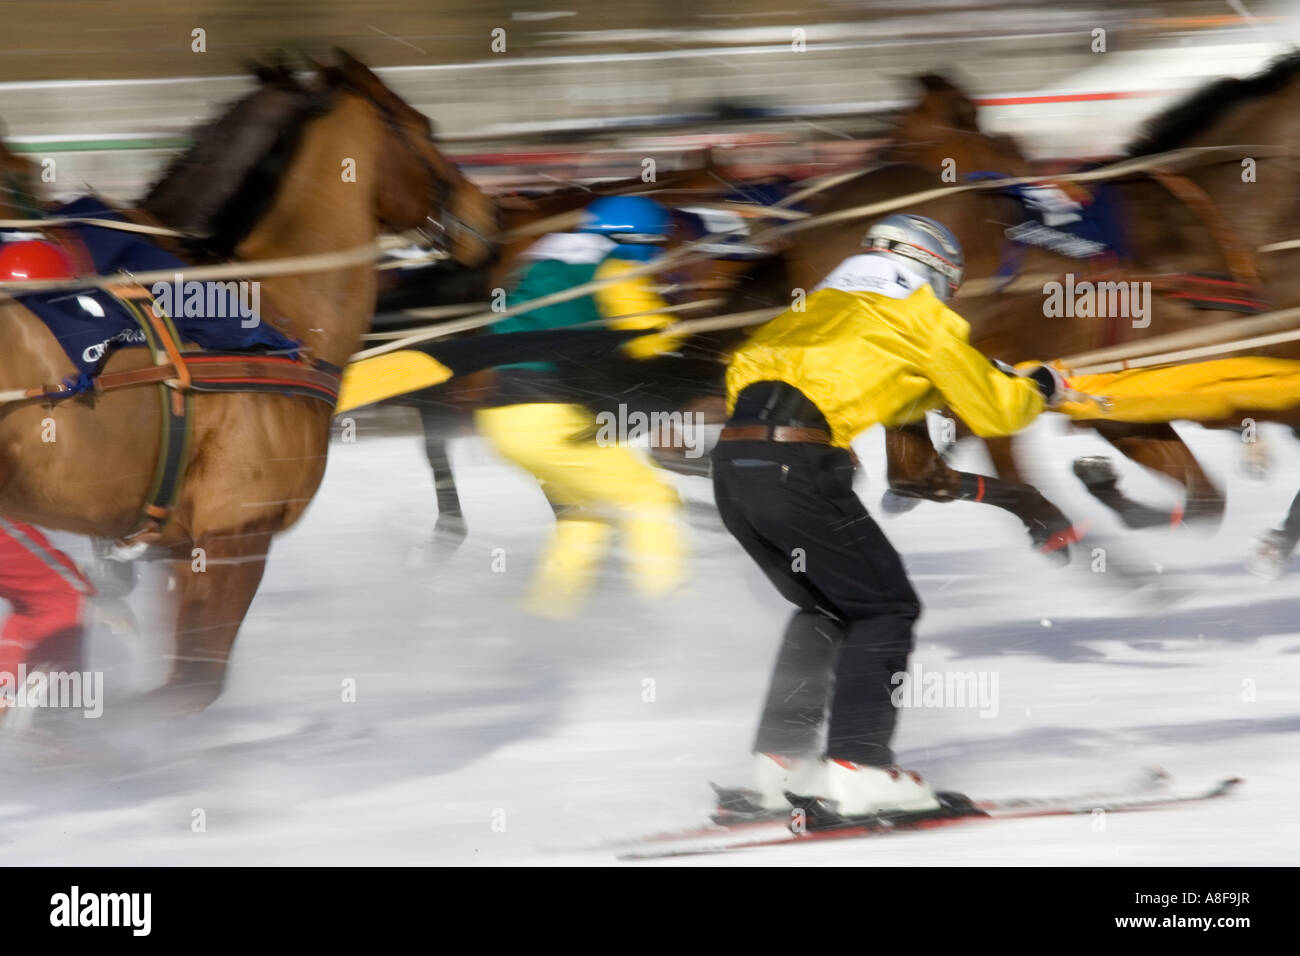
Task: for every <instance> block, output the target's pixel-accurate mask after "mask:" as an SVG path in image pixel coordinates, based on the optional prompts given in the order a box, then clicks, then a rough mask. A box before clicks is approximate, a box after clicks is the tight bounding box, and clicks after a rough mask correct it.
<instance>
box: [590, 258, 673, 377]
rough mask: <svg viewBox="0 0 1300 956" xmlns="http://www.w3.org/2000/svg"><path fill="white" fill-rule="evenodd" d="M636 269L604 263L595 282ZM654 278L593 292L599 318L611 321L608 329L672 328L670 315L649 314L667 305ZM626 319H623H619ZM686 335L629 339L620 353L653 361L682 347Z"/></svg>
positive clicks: (609, 261) (612, 261) (615, 262)
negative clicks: (652, 359) (656, 287)
mask: <svg viewBox="0 0 1300 956" xmlns="http://www.w3.org/2000/svg"><path fill="white" fill-rule="evenodd" d="M634 268H636V263H634V262H626V261H624V260H622V259H606V260H605V261H604V262H603V263H601V266H600V268H599V269H597V270H596V274H595V276H594V277H593V278H595V279H609V278H613V277H615V276H617V275H619V274H620V273H623V272H628V271H630V270H632V269H634ZM654 280H655V277H654V276H638V277H636V278H633V279H627V280H625V281H623V282H615V283H613V284H612V285H607V286H604V287H603V288H600V289H597V290H596V292H595V298H596V305H597V307H598V308H599V309H600V314H601V315H602V316H604V317H605V318H606V319H612V320H613V321H611V322H610V323H609V325H610V328H614V329H662V328H665V327H666V326H669V325H672V324H673V322H674V321H675V319H674V318H673V316H672V315H671V314H668V315H664V314H658V315H655V314H650V315H646V314H643V313H656V312H658V311H659V310H660V309H664V308H666V307H667V305H668V303H667V302H665V301H664V300H663V297H662V296H661V295H659V293H658V292H657V291H655V281H654ZM618 316H626V318H618ZM685 337H686V336H685V335H640V336H637V337H636V338H634V339H632V340H631V341H630V342H628V343H627V344H626V345H624V346H623V349H624V350H625V351H626V352H627V354H628V355H630V356H632V357H633V358H638V359H647V358H654V357H655V356H656V355H661V354H663V353H664V352H671V351H672V350H673V349H675V348H677V346H678V345H680V344H681V342H682V340H683V339H684V338H685Z"/></svg>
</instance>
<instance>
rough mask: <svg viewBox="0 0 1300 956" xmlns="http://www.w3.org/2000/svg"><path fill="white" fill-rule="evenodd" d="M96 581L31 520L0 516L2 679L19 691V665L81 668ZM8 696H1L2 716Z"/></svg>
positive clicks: (39, 668)
mask: <svg viewBox="0 0 1300 956" xmlns="http://www.w3.org/2000/svg"><path fill="white" fill-rule="evenodd" d="M94 593H95V589H94V587H93V586H92V585H91V584H90V582H89V581H88V580H86V578H85V577H84V576H83V575H82V573H81V572H80V571H79V570H78V569H77V565H76V564H75V563H74V562H73V560H72V559H71V558H70V557H68V556H67V555H66V554H64V553H63V552H62V551H60V550H58V549H57V548H55V547H54V546H53V545H52V544H50V542H49V540H48V539H47V538H46V537H45V535H43V534H41V532H40V531H38V530H37V529H36V528H33V527H32V526H31V525H29V524H23V523H22V522H19V521H12V520H10V519H8V518H0V598H4V599H5V600H6V601H8V602H9V603H10V605H11V606H12V609H13V611H12V613H11V614H10V615H9V618H8V620H6V621H5V624H4V629H3V630H0V680H3V682H4V683H5V685H6V686H7V687H10V688H15V689H16V690H17V691H18V692H19V693H23V692H25V691H26V688H25V687H23V686H20V685H19V676H20V673H21V670H20V668H21V667H22V666H23V665H26V666H27V669H28V670H29V671H32V672H35V671H44V670H80V666H81V641H82V636H83V632H84V614H85V604H86V599H87V598H88V597H90V596H91V595H93V594H94ZM9 703H10V702H9V701H8V700H6V699H4V698H0V722H2V721H3V717H4V715H5V712H6V709H7V707H8V705H9Z"/></svg>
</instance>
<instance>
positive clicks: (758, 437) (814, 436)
mask: <svg viewBox="0 0 1300 956" xmlns="http://www.w3.org/2000/svg"><path fill="white" fill-rule="evenodd" d="M718 441H790V442H808V443H810V444H814V445H829V444H830V443H831V433H830V432H828V431H825V430H823V429H821V428H802V427H798V426H795V425H727V426H726V427H725V428H723V429H722V434H721V435H719V436H718Z"/></svg>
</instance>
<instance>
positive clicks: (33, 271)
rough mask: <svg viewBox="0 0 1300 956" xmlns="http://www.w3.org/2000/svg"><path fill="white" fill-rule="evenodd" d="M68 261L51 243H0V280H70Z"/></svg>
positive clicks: (37, 240) (34, 241)
mask: <svg viewBox="0 0 1300 956" xmlns="http://www.w3.org/2000/svg"><path fill="white" fill-rule="evenodd" d="M75 275H76V272H75V271H74V270H73V268H72V262H71V261H70V260H69V259H68V257H67V256H66V255H65V254H64V252H63V250H62V249H60V248H59V247H58V246H56V245H55V244H54V243H52V242H45V241H44V240H42V239H24V240H22V241H20V242H6V243H3V244H0V281H6V282H7V281H9V280H18V281H21V280H23V279H71V278H72V277H73V276H75Z"/></svg>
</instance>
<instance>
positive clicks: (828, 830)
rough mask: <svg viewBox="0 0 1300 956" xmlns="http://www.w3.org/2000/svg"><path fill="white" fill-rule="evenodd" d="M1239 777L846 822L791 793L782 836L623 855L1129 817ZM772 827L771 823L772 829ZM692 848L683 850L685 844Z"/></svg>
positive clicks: (956, 800)
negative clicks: (1182, 788) (1184, 788)
mask: <svg viewBox="0 0 1300 956" xmlns="http://www.w3.org/2000/svg"><path fill="white" fill-rule="evenodd" d="M1241 782H1242V781H1241V778H1239V777H1229V778H1227V779H1224V780H1220V781H1218V782H1217V783H1215V784H1214V785H1213V786H1210V787H1207V788H1206V789H1204V790H1199V791H1193V792H1191V793H1184V794H1156V795H1148V796H1143V795H1132V796H1123V795H1117V796H1114V797H1111V798H1103V799H1097V798H1096V797H1089V796H1087V795H1085V794H1080V795H1077V796H1075V797H1060V798H1041V799H1039V798H1012V799H1005V800H983V801H978V802H976V801H972V800H970V799H969V798H968V797H966V796H964V795H962V794H957V793H940V794H937V796H938V797H939V800H940V804H941V806H940V807H939V809H937V810H925V811H918V812H898V813H882V814H879V815H877V816H874V817H868V818H859V819H844V818H840V817H838V816H836V815H835V814H834V813H833V812H832V811H830V810H829V809H828V808H827V807H825V805H824V804H822V803H821V801H819V800H816V799H815V798H810V797H801V796H798V795H796V794H790V795H789V796H790V800H791V804H792V810H791V813H790V819H789V820H788V821H787V822H786V823H785V825H784V826H783V827H782V832H780V833H774V832H772V831H771V830H767V829H765V830H763V831H762V832H758V833H751V832H732V831H727V830H725V829H724V830H723V831H722V832H720V833H717V832H715V833H713V834H710V835H706V836H704V837H702V838H700V839H696V840H694V841H693V842H690V841H689V838H683V839H681V840H678V841H675V842H674V843H672V844H665V845H659V846H650V847H645V848H642V849H634V850H631V851H629V852H627V853H624V854H622V855H620V856H619V859H620V860H628V861H635V860H658V859H668V858H672V857H684V856H704V855H709V854H715V853H727V852H730V851H733V850H743V849H752V848H757V847H769V846H780V845H782V844H787V843H807V842H809V841H820V840H845V839H856V838H860V837H871V836H883V835H887V834H890V833H901V832H910V831H917V830H930V829H937V828H939V827H945V826H954V825H957V824H962V823H974V822H979V821H992V820H1018V819H1030V818H1034V817H1053V816H1073V815H1078V814H1086V813H1094V812H1097V811H1099V810H1100V811H1103V812H1106V813H1128V812H1134V811H1139V810H1159V809H1166V808H1168V807H1173V806H1179V805H1182V804H1188V803H1198V802H1201V801H1205V800H1213V799H1216V798H1218V797H1223V796H1226V795H1228V794H1230V793H1232V792H1233V790H1235V789H1236V788H1237V786H1238V785H1239V784H1240V783H1241ZM768 826H771V824H768ZM684 843H685V844H686V845H683V844H684Z"/></svg>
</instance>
